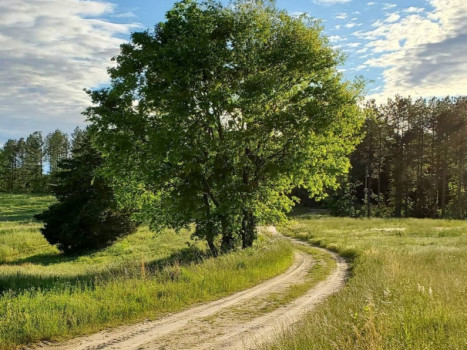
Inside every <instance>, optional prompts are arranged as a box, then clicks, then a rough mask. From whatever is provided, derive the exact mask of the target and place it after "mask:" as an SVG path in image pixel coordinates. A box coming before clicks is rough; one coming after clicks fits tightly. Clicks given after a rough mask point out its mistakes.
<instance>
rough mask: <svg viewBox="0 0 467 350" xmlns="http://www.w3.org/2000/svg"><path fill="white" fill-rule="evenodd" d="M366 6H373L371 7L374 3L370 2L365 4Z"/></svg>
mask: <svg viewBox="0 0 467 350" xmlns="http://www.w3.org/2000/svg"><path fill="white" fill-rule="evenodd" d="M366 4H367V5H368V6H373V5H376V2H374V1H370V2H367V3H366Z"/></svg>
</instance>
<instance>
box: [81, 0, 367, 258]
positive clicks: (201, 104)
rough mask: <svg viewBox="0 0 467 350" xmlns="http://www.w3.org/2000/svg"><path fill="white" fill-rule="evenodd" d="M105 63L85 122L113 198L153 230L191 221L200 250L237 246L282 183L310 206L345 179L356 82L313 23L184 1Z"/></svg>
mask: <svg viewBox="0 0 467 350" xmlns="http://www.w3.org/2000/svg"><path fill="white" fill-rule="evenodd" d="M115 61H116V66H115V67H114V68H111V69H110V70H109V72H110V76H111V86H110V87H109V88H104V89H101V90H97V91H92V92H89V93H90V95H91V97H92V100H93V102H94V105H93V106H92V107H90V108H89V109H88V110H87V111H86V114H87V116H88V119H89V120H90V121H91V123H92V127H93V130H94V131H95V135H96V139H97V144H98V146H99V147H100V149H101V151H102V152H103V154H104V156H105V158H106V164H107V171H108V172H109V174H110V175H111V176H112V178H113V179H114V185H115V188H116V189H117V190H119V191H118V192H119V194H118V196H119V198H120V200H123V201H127V202H128V203H132V204H133V205H135V206H139V209H140V214H143V216H144V215H145V217H146V218H149V219H150V220H151V221H152V223H153V226H154V227H167V226H168V227H173V228H176V229H178V228H181V227H184V226H187V225H189V224H190V223H194V224H195V227H196V230H195V234H196V235H197V236H199V237H202V238H205V239H206V240H207V242H208V244H209V246H210V248H211V250H212V251H213V253H214V254H216V253H217V251H218V247H217V246H216V241H215V238H216V237H217V236H221V237H222V240H221V249H222V250H223V251H226V250H229V249H231V248H232V247H234V246H235V245H236V244H241V245H242V246H243V247H248V246H250V245H251V244H252V243H253V241H254V239H255V237H256V227H257V225H258V224H259V223H262V222H271V221H276V220H280V219H284V212H286V211H287V210H289V209H290V208H291V207H292V205H293V200H292V199H290V198H289V197H288V196H287V195H288V194H289V193H290V192H291V190H292V189H293V188H294V187H303V188H305V189H307V190H309V192H310V193H311V195H313V196H320V195H322V194H323V193H324V190H325V188H327V187H335V186H336V177H337V176H338V175H340V174H342V173H344V172H346V171H347V170H348V166H349V162H348V154H349V153H350V152H351V150H352V149H353V148H354V145H355V144H356V142H357V141H358V136H357V133H358V129H359V126H360V125H361V119H362V118H361V113H360V110H359V108H358V107H357V102H358V100H359V94H360V86H359V84H352V83H349V82H345V81H344V80H343V78H342V76H341V74H340V73H339V72H338V70H337V66H338V65H339V64H340V63H341V56H340V55H339V53H337V52H336V51H334V50H333V49H332V48H331V47H330V45H329V43H328V41H327V39H326V38H325V37H324V36H323V35H322V32H321V28H320V26H319V25H318V24H317V22H316V21H313V20H310V19H308V18H307V17H300V18H298V17H293V16H290V15H288V14H287V13H286V12H284V11H280V10H278V9H276V8H275V5H274V3H273V2H272V1H238V2H235V3H234V4H233V5H232V6H228V7H223V6H222V5H221V4H219V3H217V2H213V1H207V2H203V3H199V2H196V1H190V0H185V1H181V2H178V3H176V4H175V5H174V7H173V8H172V9H171V10H170V11H169V12H168V13H167V14H166V21H165V22H162V23H159V24H157V25H156V27H155V28H154V30H151V31H149V30H148V31H145V32H139V33H134V34H133V35H132V38H131V42H130V43H128V44H124V45H122V46H121V53H120V55H119V56H118V57H116V58H115Z"/></svg>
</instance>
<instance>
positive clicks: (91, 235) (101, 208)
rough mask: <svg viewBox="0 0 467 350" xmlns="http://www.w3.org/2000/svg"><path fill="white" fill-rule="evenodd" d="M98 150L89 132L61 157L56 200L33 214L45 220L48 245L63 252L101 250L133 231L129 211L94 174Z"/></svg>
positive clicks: (55, 191) (96, 166)
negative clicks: (67, 153)
mask: <svg viewBox="0 0 467 350" xmlns="http://www.w3.org/2000/svg"><path fill="white" fill-rule="evenodd" d="M100 164H101V157H100V155H99V153H98V152H97V151H96V150H95V149H94V148H93V147H92V144H91V139H90V137H89V135H86V136H85V137H84V139H83V140H82V141H81V144H80V145H79V147H77V148H75V149H74V150H73V157H72V158H70V159H64V160H62V161H61V162H60V163H59V165H58V169H57V170H55V173H54V175H53V181H54V184H53V192H54V194H55V195H56V197H57V199H58V201H59V202H58V203H56V204H53V205H52V206H51V207H50V208H49V209H47V210H46V211H44V212H43V213H41V214H38V215H36V216H35V218H36V219H39V220H42V221H44V222H45V226H44V228H43V229H42V230H41V231H42V234H43V235H44V237H45V238H46V239H47V241H48V242H49V243H50V244H53V245H57V247H58V249H60V250H62V251H64V252H65V253H75V252H79V251H83V250H86V249H100V248H103V247H105V246H107V245H109V244H111V243H113V242H114V241H115V240H116V239H117V238H119V237H121V236H124V235H127V234H129V233H132V232H134V230H135V229H136V224H135V223H134V222H133V221H132V220H131V219H130V212H128V211H126V210H124V209H119V208H117V204H116V202H115V200H114V196H113V191H112V189H111V188H110V187H109V186H108V185H107V184H106V183H105V181H104V179H103V178H102V177H101V176H99V175H98V174H97V169H98V167H99V165H100Z"/></svg>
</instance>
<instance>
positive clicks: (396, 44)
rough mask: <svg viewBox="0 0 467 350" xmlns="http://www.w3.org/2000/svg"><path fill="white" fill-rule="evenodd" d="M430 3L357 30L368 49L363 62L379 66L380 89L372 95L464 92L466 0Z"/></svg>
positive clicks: (466, 87) (466, 71)
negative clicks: (428, 8)
mask: <svg viewBox="0 0 467 350" xmlns="http://www.w3.org/2000/svg"><path fill="white" fill-rule="evenodd" d="M430 5H431V6H432V7H433V10H432V11H431V12H429V13H422V12H418V13H417V12H416V11H411V12H409V13H410V14H409V15H407V16H406V17H403V18H401V19H398V20H396V21H394V22H391V23H388V22H387V23H381V24H380V26H379V27H377V28H376V29H374V30H372V31H370V32H366V33H362V32H360V33H359V37H360V38H364V39H366V40H367V41H368V42H367V44H366V47H367V48H368V50H369V52H371V53H372V57H371V58H369V59H368V60H367V61H366V62H365V64H366V65H368V66H371V67H379V68H382V69H384V73H383V79H384V89H383V91H381V92H379V93H378V94H375V95H373V96H372V97H375V98H379V99H381V100H384V99H386V98H387V97H391V96H394V95H395V94H401V95H412V96H414V97H418V96H424V97H429V96H445V95H459V94H462V95H466V94H467V65H466V64H465V57H467V45H466V44H465V43H467V2H465V1H464V0H451V1H449V2H446V1H445V0H431V1H430Z"/></svg>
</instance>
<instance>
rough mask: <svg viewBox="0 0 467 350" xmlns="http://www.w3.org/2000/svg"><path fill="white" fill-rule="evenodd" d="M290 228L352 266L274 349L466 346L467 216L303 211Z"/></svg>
mask: <svg viewBox="0 0 467 350" xmlns="http://www.w3.org/2000/svg"><path fill="white" fill-rule="evenodd" d="M283 231H284V230H283ZM286 233H287V234H288V235H291V236H296V237H300V238H303V239H306V240H308V241H310V242H313V243H314V244H317V245H321V246H324V247H327V248H330V249H332V250H335V251H337V252H339V253H341V254H342V255H344V256H347V257H348V258H349V259H350V260H351V261H352V272H351V277H350V279H349V281H348V284H347V286H346V287H345V288H344V289H343V290H342V291H341V292H339V293H338V294H337V295H335V296H333V297H331V298H330V299H328V300H327V301H326V302H324V303H323V304H321V305H320V306H319V307H318V308H317V309H316V310H315V311H313V312H312V313H310V314H309V315H308V317H307V318H306V319H305V320H304V321H303V322H301V323H300V324H299V325H298V326H296V327H294V329H293V330H285V331H284V333H283V334H282V335H281V336H280V337H279V338H278V339H277V340H276V342H275V343H274V344H272V345H270V346H268V347H266V348H267V349H270V350H272V349H275V350H278V349H303V350H304V349H307V350H309V349H320V350H321V349H368V350H370V349H371V350H374V349H394V350H399V349H467V328H466V327H465V325H466V324H467V313H466V311H465V310H467V222H465V221H448V220H431V219H423V220H422V219H369V220H368V219H350V218H331V217H326V216H321V217H317V216H315V217H312V216H309V217H303V216H302V217H301V218H298V219H296V221H295V222H294V223H293V224H291V225H290V226H289V227H288V229H287V230H286Z"/></svg>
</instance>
